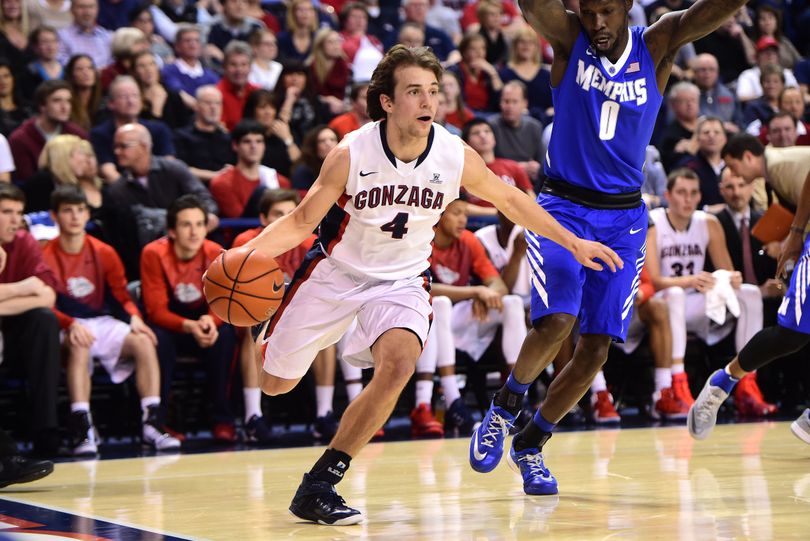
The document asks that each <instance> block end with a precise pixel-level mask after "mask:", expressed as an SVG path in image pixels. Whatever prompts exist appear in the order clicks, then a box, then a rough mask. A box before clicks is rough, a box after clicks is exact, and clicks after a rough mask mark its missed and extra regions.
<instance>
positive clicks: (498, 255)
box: [475, 225, 531, 298]
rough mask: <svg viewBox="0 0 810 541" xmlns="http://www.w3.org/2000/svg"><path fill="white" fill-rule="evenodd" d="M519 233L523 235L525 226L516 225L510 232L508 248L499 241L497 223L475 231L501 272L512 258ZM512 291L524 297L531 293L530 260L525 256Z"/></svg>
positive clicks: (507, 242)
mask: <svg viewBox="0 0 810 541" xmlns="http://www.w3.org/2000/svg"><path fill="white" fill-rule="evenodd" d="M518 235H523V228H522V227H520V226H519V225H516V226H514V227H513V228H512V231H511V232H510V233H509V239H508V240H507V241H506V248H504V247H503V246H501V243H500V242H498V226H497V225H488V226H486V227H482V228H481V229H479V230H478V231H476V232H475V236H476V237H478V240H480V241H481V244H483V245H484V248H485V249H486V251H487V255H489V259H490V260H491V261H492V264H493V265H495V268H496V269H498V272H500V273H503V269H504V267H506V264H507V263H509V260H510V259H512V252H513V251H514V249H513V246H514V245H515V238H516V237H517V236H518ZM511 293H513V294H515V295H520V296H521V297H524V298H526V297H528V296H530V295H531V285H530V282H529V262H528V260H527V259H526V258H525V257H524V258H523V261H521V263H520V270H519V271H518V275H517V279H516V280H515V285H514V287H513V288H512V291H511Z"/></svg>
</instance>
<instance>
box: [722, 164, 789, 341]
mask: <svg viewBox="0 0 810 541" xmlns="http://www.w3.org/2000/svg"><path fill="white" fill-rule="evenodd" d="M752 194H753V184H748V183H746V182H745V179H743V178H742V177H738V176H736V175H735V174H734V173H732V172H731V169H729V168H728V167H726V168H724V169H723V171H722V172H721V174H720V195H721V196H722V198H723V201H725V206H724V208H723V209H722V210H720V211H719V212H718V213H717V214H716V216H717V219H718V220H720V224H721V225H722V226H723V232H724V233H725V234H726V246H727V247H728V252H729V254H730V255H731V262H732V264H733V265H734V269H735V270H738V271H740V273H742V275H743V282H745V283H749V284H754V285H758V286H759V289H760V291H762V300H763V302H764V320H765V325H772V324H774V322H775V319H776V311H777V309H778V308H779V303H781V301H782V296H783V295H784V294H785V291H784V285H783V283H782V281H781V280H777V279H775V278H774V276H775V275H776V258H777V257H778V255H779V250H780V248H779V243H778V242H771V243H769V244H767V245H763V244H762V242H760V241H759V240H758V239H757V238H756V237H754V236H753V235H751V229H753V227H754V226H755V225H756V223H757V222H758V221H759V219H760V218H761V217H762V212H760V211H755V210H753V209H752V208H751V197H752ZM744 235H747V237H748V242H747V243H746V242H745V239H744Z"/></svg>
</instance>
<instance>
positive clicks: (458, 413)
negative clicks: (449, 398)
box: [444, 397, 475, 437]
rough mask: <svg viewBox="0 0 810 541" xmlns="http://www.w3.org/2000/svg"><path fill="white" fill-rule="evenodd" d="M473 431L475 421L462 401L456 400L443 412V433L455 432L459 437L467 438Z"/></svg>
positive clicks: (461, 399) (460, 399)
mask: <svg viewBox="0 0 810 541" xmlns="http://www.w3.org/2000/svg"><path fill="white" fill-rule="evenodd" d="M474 429H475V420H474V419H473V417H472V415H470V412H469V411H468V410H467V407H466V406H465V405H464V399H463V398H461V397H459V398H456V399H455V400H453V403H452V404H450V407H449V408H447V411H445V412H444V431H445V432H446V433H448V434H449V433H453V432H456V431H457V432H458V435H459V436H462V437H467V436H469V435H470V434H472V433H473V430H474Z"/></svg>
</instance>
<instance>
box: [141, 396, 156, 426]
mask: <svg viewBox="0 0 810 541" xmlns="http://www.w3.org/2000/svg"><path fill="white" fill-rule="evenodd" d="M159 405H160V397H159V396H144V397H143V398H141V417H142V418H143V420H144V421H146V416H147V415H148V414H149V408H151V407H152V406H159Z"/></svg>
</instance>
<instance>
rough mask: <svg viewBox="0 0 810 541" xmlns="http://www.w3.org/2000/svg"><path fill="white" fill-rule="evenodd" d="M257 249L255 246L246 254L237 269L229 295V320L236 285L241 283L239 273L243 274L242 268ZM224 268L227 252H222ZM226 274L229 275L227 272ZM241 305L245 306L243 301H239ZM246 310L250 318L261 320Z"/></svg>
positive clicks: (229, 319)
mask: <svg viewBox="0 0 810 541" xmlns="http://www.w3.org/2000/svg"><path fill="white" fill-rule="evenodd" d="M255 251H256V249H255V248H254V249H252V250H250V251H249V252H248V255H246V256H245V258H244V259H243V260H242V263H241V264H240V265H239V269H238V270H237V271H236V277H235V278H234V279H233V280H232V282H233V287H232V288H231V293H230V296H229V297H228V321H229V322H230V321H231V305H232V304H233V302H234V301H233V294H234V293H235V292H236V285H237V284H238V283H239V275H240V274H242V269H243V268H245V264H246V263H247V260H248V259H250V256H251V255H253V252H255ZM222 270H223V271H226V268H225V254H224V253H223V254H222ZM225 276H228V273H227V272H225ZM228 278H230V276H228ZM239 305H240V306H242V308H244V305H243V304H242V303H239ZM245 312H246V313H247V314H248V315H249V316H250V318H251V319H252V320H253V321H259V320H258V319H256V318H255V317H254V315H253V314H251V313H250V312H248V311H247V310H245Z"/></svg>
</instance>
